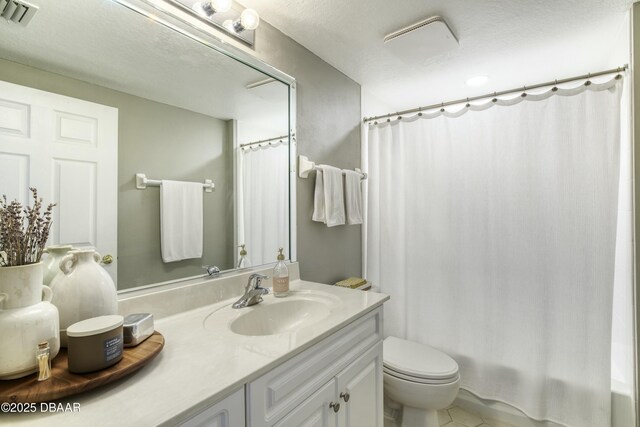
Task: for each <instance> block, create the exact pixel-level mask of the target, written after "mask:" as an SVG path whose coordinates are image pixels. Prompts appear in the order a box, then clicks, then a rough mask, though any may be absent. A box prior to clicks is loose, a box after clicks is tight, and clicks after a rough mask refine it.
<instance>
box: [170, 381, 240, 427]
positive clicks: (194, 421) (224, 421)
mask: <svg viewBox="0 0 640 427" xmlns="http://www.w3.org/2000/svg"><path fill="white" fill-rule="evenodd" d="M244 424H245V423H244V389H240V390H238V391H236V392H235V393H233V394H232V395H231V396H229V397H227V398H226V399H223V400H221V401H220V402H218V403H216V404H215V405H213V406H211V407H209V408H207V409H205V410H204V411H202V412H200V413H199V414H198V415H196V416H195V417H193V418H191V419H190V420H188V421H186V422H185V423H182V424H180V427H244Z"/></svg>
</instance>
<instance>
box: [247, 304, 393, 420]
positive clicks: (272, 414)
mask: <svg viewBox="0 0 640 427" xmlns="http://www.w3.org/2000/svg"><path fill="white" fill-rule="evenodd" d="M380 340H382V308H378V309H376V310H374V311H372V312H371V313H368V314H366V315H365V316H363V317H361V318H360V319H357V320H355V321H354V322H353V323H352V324H350V325H348V326H346V327H344V328H343V329H341V330H339V331H338V332H336V333H335V334H333V335H331V336H330V337H328V338H325V339H324V340H322V341H320V342H319V343H318V344H315V345H314V346H313V347H311V348H309V349H307V350H305V351H304V352H302V353H300V354H299V355H297V356H295V357H293V358H292V359H290V360H288V361H287V362H285V363H283V364H282V365H280V366H278V367H277V368H275V369H274V370H272V371H271V372H268V373H267V374H265V375H263V376H262V377H260V378H258V379H257V380H255V381H253V382H252V383H249V384H247V386H246V398H247V425H248V426H251V427H267V426H271V425H273V424H274V423H275V422H276V421H278V420H279V419H280V418H282V417H283V416H284V415H285V414H287V413H289V412H291V411H292V410H293V409H294V408H295V407H296V406H298V405H300V404H301V403H302V402H303V401H304V400H305V399H306V398H308V397H309V396H310V395H311V394H312V393H313V392H314V391H316V390H318V389H319V388H320V387H321V386H322V385H324V384H326V383H327V382H328V381H329V380H331V378H333V377H334V376H335V375H336V374H338V373H339V372H340V371H341V370H342V369H344V368H345V367H346V366H347V365H348V364H349V363H351V362H352V361H353V360H355V359H356V358H357V357H358V356H359V355H360V354H362V353H364V352H365V351H366V350H367V349H369V348H370V347H372V346H373V345H374V344H376V343H378V342H379V341H380Z"/></svg>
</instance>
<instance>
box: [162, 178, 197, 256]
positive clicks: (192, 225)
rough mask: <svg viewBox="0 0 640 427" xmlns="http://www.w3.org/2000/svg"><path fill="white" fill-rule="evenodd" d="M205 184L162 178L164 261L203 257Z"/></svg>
mask: <svg viewBox="0 0 640 427" xmlns="http://www.w3.org/2000/svg"><path fill="white" fill-rule="evenodd" d="M202 222H203V213H202V184H200V183H197V182H179V181H167V180H162V185H161V188H160V247H161V250H162V261H164V262H173V261H180V260H183V259H189V258H202V236H203V224H202Z"/></svg>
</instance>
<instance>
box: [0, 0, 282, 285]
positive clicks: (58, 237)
mask: <svg viewBox="0 0 640 427" xmlns="http://www.w3.org/2000/svg"><path fill="white" fill-rule="evenodd" d="M30 3H33V4H35V5H36V6H38V7H39V10H38V11H37V13H36V14H35V16H34V17H33V19H31V21H30V22H29V24H28V25H27V26H21V25H18V24H15V23H11V22H7V21H5V20H0V21H1V22H0V195H1V194H6V195H7V197H8V198H10V199H18V200H20V201H21V202H23V203H25V202H28V199H29V193H28V187H29V186H34V187H37V188H38V191H39V193H40V195H41V196H42V197H43V198H44V199H45V202H47V201H53V202H55V203H57V207H56V208H55V219H54V224H53V228H52V235H51V239H50V240H51V244H72V245H74V246H77V247H83V246H93V247H95V248H97V250H98V251H99V252H100V253H101V254H102V255H111V256H112V259H113V261H112V262H111V263H110V264H105V268H107V270H108V271H109V273H110V274H111V275H112V277H113V278H114V279H115V281H116V283H117V286H118V289H119V290H126V289H132V288H138V287H141V286H147V285H150V284H157V283H165V282H171V281H176V280H182V279H185V278H191V277H194V276H200V275H203V274H204V273H205V272H204V270H203V269H202V266H203V265H216V266H218V267H219V268H220V269H221V270H231V269H235V268H243V267H251V266H257V265H262V264H266V263H270V262H275V259H276V255H277V250H278V248H280V247H283V248H285V252H286V253H287V254H290V253H291V249H292V245H291V233H290V230H291V225H290V217H291V210H290V209H291V207H290V201H291V194H290V191H289V188H290V179H291V178H290V177H291V173H290V164H291V158H292V150H294V149H295V147H293V144H294V142H293V138H292V136H293V135H294V132H293V129H292V128H293V124H292V115H293V117H295V112H292V104H294V103H293V102H292V99H293V96H294V95H293V94H294V91H293V89H292V88H293V87H294V84H293V80H292V79H291V78H288V77H287V76H286V75H284V74H281V73H279V72H277V70H274V69H272V68H271V67H269V66H267V65H266V64H262V63H260V62H259V61H257V60H252V59H251V57H250V56H249V55H246V54H245V57H244V58H243V57H242V56H241V55H240V56H239V53H241V52H240V51H233V50H232V49H231V48H230V49H231V50H227V51H225V49H224V48H221V46H223V43H220V42H219V41H218V40H216V39H215V37H214V36H213V35H207V34H206V33H204V32H198V31H197V30H196V29H195V28H190V27H189V26H188V25H180V24H181V22H179V21H178V20H176V19H175V18H174V17H169V16H164V15H162V13H159V12H158V11H157V10H155V9H153V8H152V7H151V5H150V4H148V3H146V2H145V1H138V0H133V1H132V2H125V1H124V0H122V1H106V0H73V1H66V0H65V1H62V2H50V1H45V0H30ZM147 11H148V13H147ZM150 17H152V18H153V19H149V18H150ZM283 76H284V77H283ZM136 174H144V175H145V176H146V178H147V179H148V180H150V181H148V182H147V186H146V189H138V188H137V186H136ZM155 180H171V181H179V182H195V183H203V184H204V183H205V182H208V181H206V180H210V181H211V182H212V183H213V184H214V189H213V191H211V192H209V191H206V190H207V188H206V187H207V186H205V185H203V186H202V206H203V207H202V212H203V221H202V225H201V229H202V235H203V240H202V255H201V257H196V258H188V259H181V260H177V261H171V262H165V261H166V260H165V261H163V251H162V245H171V244H173V243H175V239H176V235H175V234H174V235H171V233H172V230H171V227H170V225H171V224H169V226H167V224H165V225H164V226H163V225H162V222H161V212H162V213H163V215H165V219H166V218H167V217H168V215H169V214H168V212H170V210H171V209H174V210H185V211H187V212H188V211H189V210H190V209H192V208H193V207H194V206H195V207H196V208H197V206H198V204H199V202H197V201H196V202H195V204H194V203H193V194H192V195H191V196H187V197H185V198H184V199H179V198H178V199H176V196H175V194H174V195H173V196H172V198H170V200H172V201H173V204H172V205H171V206H169V204H168V203H166V201H165V202H163V201H162V200H161V191H162V188H163V187H158V186H154V185H153V184H154V181H155ZM138 181H140V179H138ZM138 184H140V182H138ZM164 188H169V185H165V186H164ZM164 194H169V193H164ZM165 197H168V196H165ZM177 197H180V195H179V194H178V196H177ZM196 198H197V197H196ZM175 200H183V202H175ZM163 204H164V206H163ZM166 209H169V210H166ZM183 214H184V213H183ZM187 215H189V214H187ZM197 226H198V224H196V227H195V230H196V231H197V230H198V227H197ZM161 228H162V232H161ZM193 230H194V228H191V229H190V230H189V232H193ZM163 233H164V234H163ZM178 238H179V237H178ZM185 238H186V237H185ZM172 239H173V240H172ZM161 241H162V243H161ZM240 245H244V249H245V251H246V254H244V252H241V251H242V248H241V247H240ZM241 253H242V254H243V255H241ZM186 254H187V255H193V253H192V252H189V251H186ZM183 255H184V254H183ZM178 258H180V254H178Z"/></svg>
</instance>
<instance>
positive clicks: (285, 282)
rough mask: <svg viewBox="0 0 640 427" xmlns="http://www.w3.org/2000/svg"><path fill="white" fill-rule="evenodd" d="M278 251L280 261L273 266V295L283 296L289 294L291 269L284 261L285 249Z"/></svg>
mask: <svg viewBox="0 0 640 427" xmlns="http://www.w3.org/2000/svg"><path fill="white" fill-rule="evenodd" d="M278 251H279V253H278V263H277V264H276V266H275V267H273V296H275V297H278V298H281V297H286V296H287V295H289V269H288V268H287V265H286V264H285V263H284V253H283V251H284V249H283V248H280V249H279V250H278Z"/></svg>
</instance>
